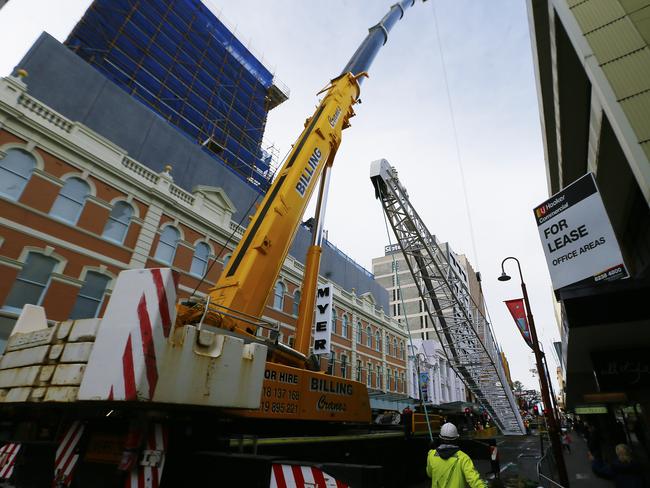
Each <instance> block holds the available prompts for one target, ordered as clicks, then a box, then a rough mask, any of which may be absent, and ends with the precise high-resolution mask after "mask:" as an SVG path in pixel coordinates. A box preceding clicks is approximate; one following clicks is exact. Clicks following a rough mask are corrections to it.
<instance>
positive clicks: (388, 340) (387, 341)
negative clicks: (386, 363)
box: [386, 334, 391, 355]
mask: <svg viewBox="0 0 650 488" xmlns="http://www.w3.org/2000/svg"><path fill="white" fill-rule="evenodd" d="M390 351H391V348H390V336H389V335H388V334H386V354H388V355H390V354H391V352H390Z"/></svg>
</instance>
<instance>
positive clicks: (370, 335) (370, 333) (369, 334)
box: [366, 326, 372, 348]
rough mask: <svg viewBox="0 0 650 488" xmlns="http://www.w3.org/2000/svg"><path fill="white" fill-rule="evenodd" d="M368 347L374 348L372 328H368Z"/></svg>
mask: <svg viewBox="0 0 650 488" xmlns="http://www.w3.org/2000/svg"><path fill="white" fill-rule="evenodd" d="M366 346H368V347H370V348H372V329H371V328H370V326H368V327H366Z"/></svg>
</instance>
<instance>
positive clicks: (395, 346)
mask: <svg viewBox="0 0 650 488" xmlns="http://www.w3.org/2000/svg"><path fill="white" fill-rule="evenodd" d="M393 349H394V350H395V356H397V337H394V338H393Z"/></svg>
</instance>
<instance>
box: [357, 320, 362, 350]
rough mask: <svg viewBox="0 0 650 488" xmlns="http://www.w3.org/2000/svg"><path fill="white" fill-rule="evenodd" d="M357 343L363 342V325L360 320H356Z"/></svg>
mask: <svg viewBox="0 0 650 488" xmlns="http://www.w3.org/2000/svg"><path fill="white" fill-rule="evenodd" d="M357 343H358V344H363V327H362V326H361V322H360V321H359V322H357Z"/></svg>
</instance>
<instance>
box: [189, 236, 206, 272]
mask: <svg viewBox="0 0 650 488" xmlns="http://www.w3.org/2000/svg"><path fill="white" fill-rule="evenodd" d="M209 259H210V246H209V245H208V244H207V243H206V242H199V243H198V244H197V245H196V247H195V248H194V256H193V257H192V266H191V267H190V274H193V275H194V276H201V277H203V275H205V271H206V270H207V269H208V261H209Z"/></svg>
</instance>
